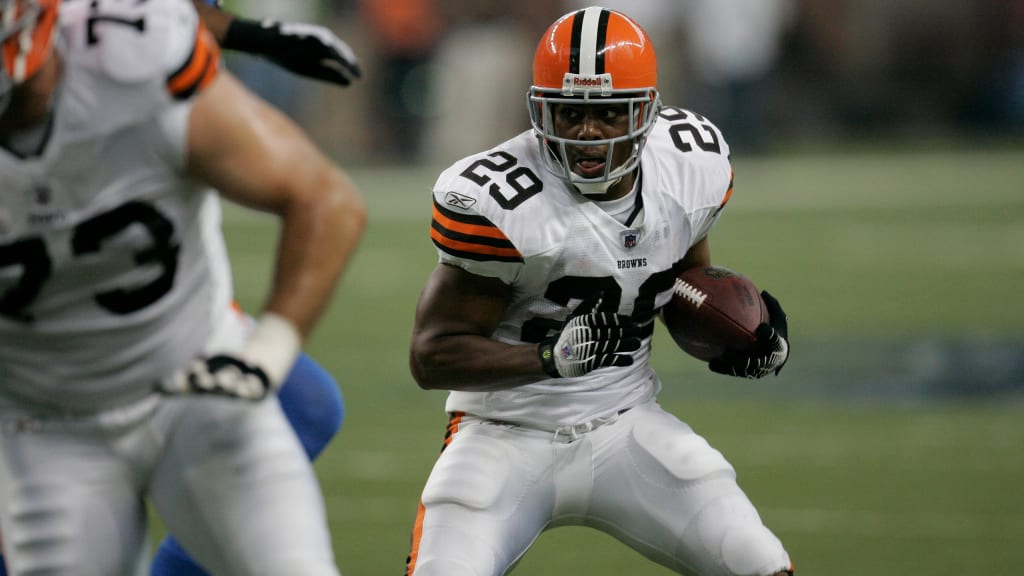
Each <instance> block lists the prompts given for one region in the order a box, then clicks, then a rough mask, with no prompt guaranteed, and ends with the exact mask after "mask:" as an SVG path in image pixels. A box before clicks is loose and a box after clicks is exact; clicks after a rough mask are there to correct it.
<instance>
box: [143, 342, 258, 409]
mask: <svg viewBox="0 0 1024 576" xmlns="http://www.w3.org/2000/svg"><path fill="white" fill-rule="evenodd" d="M158 389H159V391H160V392H162V393H164V394H218V395H220V396H227V397H231V398H241V399H243V400H253V401H256V400H262V399H263V398H265V397H266V396H267V393H268V392H269V391H270V389H271V386H270V378H269V377H267V374H266V372H264V371H263V369H262V368H260V367H258V366H253V365H252V364H249V363H247V362H245V361H244V360H241V359H239V358H236V357H234V356H229V355H227V354H218V355H216V356H211V357H209V358H200V359H197V360H194V361H192V363H191V364H190V365H189V367H188V369H187V370H185V371H181V372H178V373H176V374H174V376H172V377H171V378H169V379H167V380H165V381H163V382H161V383H160V385H159V388H158Z"/></svg>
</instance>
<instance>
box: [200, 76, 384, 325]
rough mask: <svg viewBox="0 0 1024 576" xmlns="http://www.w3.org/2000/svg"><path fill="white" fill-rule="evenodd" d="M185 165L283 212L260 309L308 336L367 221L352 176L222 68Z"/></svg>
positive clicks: (226, 191) (235, 195)
mask: <svg viewBox="0 0 1024 576" xmlns="http://www.w3.org/2000/svg"><path fill="white" fill-rule="evenodd" d="M188 169H189V171H190V172H191V173H192V174H193V175H194V176H196V177H198V178H200V179H202V180H204V181H206V182H208V183H210V184H211V185H212V186H214V187H215V188H217V189H218V190H220V192H221V193H222V194H223V195H224V196H225V197H226V198H229V199H231V200H233V201H236V202H238V203H240V204H243V205H245V206H248V207H251V208H255V209H258V210H263V211H267V212H271V213H274V214H277V215H279V216H280V217H281V219H282V230H281V237H280V243H279V247H278V256H277V262H276V265H275V270H274V277H273V288H272V290H271V292H270V295H269V297H268V299H267V302H266V305H265V311H268V312H273V313H275V314H278V315H280V316H282V317H284V318H286V319H288V320H289V321H290V322H292V323H294V325H295V327H296V329H297V330H298V332H299V334H300V335H301V336H302V337H306V336H308V335H309V333H310V332H311V331H312V329H313V325H314V323H315V320H316V319H317V318H318V317H319V315H320V314H321V312H322V311H323V310H324V308H325V307H326V306H327V304H328V301H329V299H330V296H331V294H332V293H333V290H334V286H335V282H336V280H337V279H338V277H339V276H340V274H341V272H342V269H343V268H344V267H345V264H346V263H347V262H348V261H349V258H350V256H351V255H352V253H353V251H354V250H355V248H356V245H357V243H358V240H359V237H360V235H361V233H362V230H363V227H364V224H365V219H366V211H365V208H364V206H363V204H362V200H361V199H360V197H359V195H358V193H357V191H356V189H355V187H354V186H353V184H352V183H351V181H350V180H349V179H348V177H347V176H346V175H345V174H344V173H343V172H342V171H341V170H340V169H338V168H337V167H335V165H334V164H333V163H331V162H330V161H329V160H328V159H327V158H326V157H325V156H324V155H323V154H322V153H321V152H320V151H319V150H318V149H317V148H316V147H315V146H314V145H313V143H312V142H310V141H309V139H308V138H307V137H306V136H305V135H303V133H302V132H301V131H300V130H299V128H298V127H297V126H295V124H294V123H293V122H292V121H291V120H289V119H288V118H287V117H285V116H284V115H283V114H281V113H280V112H278V111H277V110H275V109H273V108H272V107H270V106H269V105H267V104H265V103H263V102H262V101H260V100H259V99H257V98H255V97H253V96H252V95H251V94H250V93H249V92H248V91H247V90H246V89H245V88H244V87H243V86H242V85H241V84H240V83H239V82H238V81H237V80H235V79H234V78H233V77H232V76H231V75H230V74H228V73H221V74H220V76H219V77H218V79H217V80H216V81H215V82H214V84H213V85H211V86H210V88H209V89H208V90H206V91H205V92H204V93H203V94H201V95H200V96H199V97H198V98H197V101H196V103H195V105H194V107H193V109H192V112H191V116H190V118H189V136H188Z"/></svg>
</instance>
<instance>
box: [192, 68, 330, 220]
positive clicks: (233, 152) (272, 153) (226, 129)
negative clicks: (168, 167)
mask: <svg viewBox="0 0 1024 576" xmlns="http://www.w3.org/2000/svg"><path fill="white" fill-rule="evenodd" d="M186 162H187V164H186V166H187V169H188V171H189V173H190V174H191V175H192V176H194V177H196V178H198V179H200V180H202V181H204V182H206V183H208V184H210V185H211V186H213V187H214V188H216V189H217V190H219V191H220V192H221V193H222V194H223V195H224V196H225V197H226V198H229V199H231V200H233V201H236V202H238V203H240V204H244V205H246V206H249V207H251V208H257V209H262V210H269V211H279V210H280V209H281V206H283V205H284V203H285V202H286V201H287V200H288V198H289V195H290V194H292V193H294V192H295V191H296V190H303V189H309V188H310V187H311V186H313V187H315V184H316V182H317V180H316V179H318V178H322V177H324V176H325V175H326V174H327V173H329V171H330V169H331V165H330V163H329V162H328V161H327V160H326V158H325V157H324V156H323V155H322V154H321V153H320V151H319V150H317V149H316V147H315V146H314V145H313V143H312V142H310V141H309V139H308V138H307V137H306V136H305V135H304V134H303V133H302V131H301V130H300V129H299V128H298V126H296V125H295V124H294V123H293V122H292V121H291V120H290V119H288V118H287V117H286V116H285V115H284V114H282V113H281V112H279V111H278V110H276V109H275V108H273V107H272V106H271V105H269V104H267V103H265V102H264V101H263V100H261V99H260V98H258V97H257V96H255V95H253V94H252V93H251V92H249V91H248V90H247V89H246V88H245V87H244V86H242V84H241V83H239V82H238V80H236V79H235V78H234V77H233V76H231V75H230V74H229V73H226V72H221V73H220V74H219V75H218V77H217V79H216V80H215V81H214V82H213V83H212V84H211V85H210V86H209V87H208V88H207V89H205V90H204V91H203V92H202V93H200V94H199V95H198V96H196V101H195V103H194V104H193V105H192V109H191V111H190V113H189V119H188V136H187V161H186Z"/></svg>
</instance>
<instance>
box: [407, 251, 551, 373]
mask: <svg viewBox="0 0 1024 576" xmlns="http://www.w3.org/2000/svg"><path fill="white" fill-rule="evenodd" d="M511 301H512V287H511V286H509V285H507V284H505V283H504V282H502V281H500V280H497V279H494V278H486V277H483V276H478V275H476V274H471V273H469V272H466V271H465V270H462V269H461V268H458V267H456V266H452V265H449V264H439V265H438V266H437V268H435V269H434V272H433V273H432V274H431V275H430V278H429V279H428V280H427V283H426V286H425V287H424V288H423V292H422V293H421V294H420V299H419V303H418V304H417V307H416V319H415V322H414V325H413V333H412V344H411V346H410V349H409V367H410V370H411V371H412V376H413V378H414V379H415V380H416V383H417V384H419V386H420V387H421V388H424V389H428V390H433V389H445V390H498V389H503V388H512V387H515V386H520V385H522V384H527V383H529V382H536V381H538V380H542V379H544V378H547V375H546V374H545V373H544V368H543V366H542V365H541V362H540V358H539V356H538V355H537V346H536V344H520V345H510V344H505V343H502V342H498V341H497V340H492V339H491V338H490V336H491V334H492V333H494V330H495V329H496V328H497V326H498V323H499V322H500V321H501V318H502V315H503V314H504V312H505V309H506V308H507V307H508V305H509V303H510V302H511Z"/></svg>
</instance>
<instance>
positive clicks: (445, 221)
mask: <svg viewBox="0 0 1024 576" xmlns="http://www.w3.org/2000/svg"><path fill="white" fill-rule="evenodd" d="M434 221H435V222H437V223H438V224H440V225H441V226H442V227H444V228H446V229H448V230H452V231H454V232H458V233H460V234H466V235H467V236H484V237H487V238H497V239H498V240H508V238H507V237H506V236H505V235H504V234H502V233H501V230H498V228H497V227H495V226H494V225H493V224H492V225H489V226H488V225H481V224H468V223H465V222H459V221H456V220H452V219H451V218H449V217H448V216H445V215H444V214H443V213H442V212H441V211H440V210H439V209H438V207H437V205H436V204H435V205H434Z"/></svg>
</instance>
